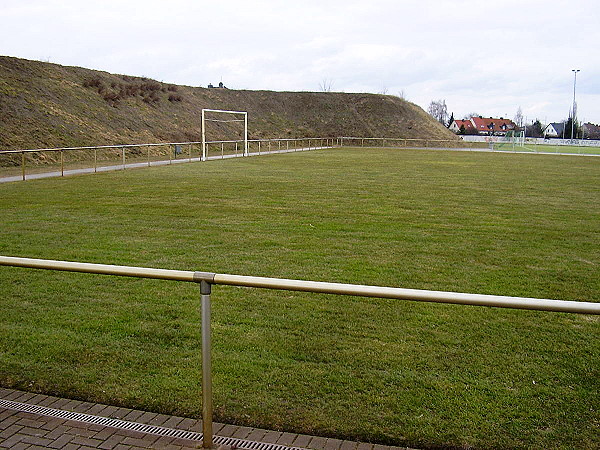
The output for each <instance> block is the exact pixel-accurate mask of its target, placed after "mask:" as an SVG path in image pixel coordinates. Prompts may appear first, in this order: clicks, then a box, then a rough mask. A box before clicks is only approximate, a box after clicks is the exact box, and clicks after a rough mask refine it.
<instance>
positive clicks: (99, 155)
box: [0, 138, 340, 180]
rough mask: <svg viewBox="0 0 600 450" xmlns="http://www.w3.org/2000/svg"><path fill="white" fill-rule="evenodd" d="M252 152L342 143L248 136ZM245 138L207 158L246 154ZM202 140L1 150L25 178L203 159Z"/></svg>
mask: <svg viewBox="0 0 600 450" xmlns="http://www.w3.org/2000/svg"><path fill="white" fill-rule="evenodd" d="M248 145H249V156H254V155H261V154H266V153H283V152H289V151H303V150H314V149H318V148H325V147H334V146H339V145H340V139H339V138H299V139H296V138H288V139H251V140H248ZM243 147H244V141H239V140H237V141H210V142H207V143H206V153H205V155H204V159H219V158H222V159H224V158H235V157H241V156H244V151H243ZM202 159H203V155H202V142H200V141H193V142H168V143H161V144H128V145H101V146H92V147H64V148H37V149H25V150H4V151H0V171H1V172H2V173H3V175H4V176H5V177H12V178H14V179H15V180H17V179H21V180H26V179H27V177H28V176H29V177H31V176H33V175H36V174H38V173H47V174H48V173H51V175H52V176H65V174H70V173H96V172H105V171H108V170H125V169H127V168H136V167H145V166H148V167H150V166H152V165H165V164H174V163H178V162H191V161H201V160H202Z"/></svg>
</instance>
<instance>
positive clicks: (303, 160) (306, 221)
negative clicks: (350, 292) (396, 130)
mask: <svg viewBox="0 0 600 450" xmlns="http://www.w3.org/2000/svg"><path fill="white" fill-rule="evenodd" d="M0 193H1V195H0V210H1V211H2V214H1V215H0V254H2V255H8V256H24V257H39V258H48V259H63V260H75V261H84V262H98V263H107V264H124V265H139V266H147V267H160V268H170V269H184V270H204V271H215V272H221V273H239V274H246V275H264V276H274V277H285V278H300V279H313V280H324V281H337V282H350V283H359V284H375V285H389V286H399V287H410V288H422V289H437V290H450V291H461V292H476V293H487V294H502V295H515V296H529V297H541V298H558V299H565V300H586V301H595V302H598V301H600V278H599V277H598V272H599V270H598V268H599V264H600V250H599V246H598V243H599V242H600V159H596V158H576V157H560V156H543V155H538V156H531V155H521V154H503V153H471V152H441V151H426V150H418V151H411V150H390V149H335V150H324V151H312V152H303V153H294V154H286V155H273V156H264V157H254V158H243V159H242V158H240V159H235V160H229V161H213V162H207V163H191V164H183V165H175V166H165V167H154V168H148V169H144V170H131V171H121V172H114V173H105V174H98V175H86V176H79V177H69V178H62V179H61V178H56V179H46V180H40V181H32V182H24V183H23V182H19V183H11V184H4V185H0ZM0 301H1V302H2V314H1V316H0V324H1V326H0V384H2V385H3V386H6V387H16V388H22V389H28V390H31V391H39V392H45V393H50V394H56V395H63V396H67V397H72V398H80V399H87V400H92V401H100V402H105V403H111V404H115V405H124V406H130V407H138V408H147V409H150V410H154V411H161V412H165V413H177V414H184V415H194V416H199V415H200V411H201V405H200V383H199V380H200V353H199V343H200V336H199V324H200V322H199V291H198V288H197V286H193V285H189V284H184V283H175V282H159V281H150V280H138V279H127V278H115V277H106V276H99V275H86V274H73V273H60V272H47V271H36V270H26V269H17V268H6V267H2V268H0ZM213 301H214V305H213V338H214V348H213V369H214V397H215V408H216V419H217V420H220V421H226V422H233V423H238V424H246V425H251V426H261V427H266V428H271V429H282V430H290V431H296V432H303V433H311V434H312V433H314V434H320V435H325V436H336V437H343V438H350V439H360V440H369V441H374V442H380V443H389V444H397V445H410V446H415V447H433V448H440V447H468V446H474V447H477V448H509V447H513V448H514V447H521V448H597V447H598V445H600V438H599V435H600V433H599V424H600V400H599V396H598V392H599V391H600V370H599V367H600V363H599V362H600V344H599V342H600V327H599V323H600V320H599V317H598V316H587V315H568V314H562V313H542V312H529V311H513V310H500V309H489V308H482V307H467V306H451V305H433V304H421V303H413V302H400V301H392V300H378V299H362V298H354V297H343V296H328V295H314V294H304V293H287V292H272V291H265V290H255V289H243V288H233V287H221V286H217V287H215V288H214V290H213Z"/></svg>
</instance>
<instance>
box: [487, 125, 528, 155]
mask: <svg viewBox="0 0 600 450" xmlns="http://www.w3.org/2000/svg"><path fill="white" fill-rule="evenodd" d="M524 146H525V132H524V131H512V130H511V131H508V132H507V133H506V135H505V136H503V137H502V139H501V140H499V141H498V143H497V145H495V146H493V145H492V149H494V148H495V149H496V150H505V151H506V150H512V151H515V147H520V148H523V147H524Z"/></svg>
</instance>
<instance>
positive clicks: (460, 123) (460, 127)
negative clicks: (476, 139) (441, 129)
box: [448, 120, 476, 134]
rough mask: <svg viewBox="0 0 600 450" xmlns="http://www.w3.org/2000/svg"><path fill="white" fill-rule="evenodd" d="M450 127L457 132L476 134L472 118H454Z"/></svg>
mask: <svg viewBox="0 0 600 450" xmlns="http://www.w3.org/2000/svg"><path fill="white" fill-rule="evenodd" d="M448 129H449V130H450V131H454V133H456V134H476V130H475V127H474V126H473V124H472V123H471V121H470V120H453V121H452V123H451V124H450V126H449V127H448Z"/></svg>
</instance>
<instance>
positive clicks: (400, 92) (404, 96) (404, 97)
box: [398, 89, 406, 100]
mask: <svg viewBox="0 0 600 450" xmlns="http://www.w3.org/2000/svg"><path fill="white" fill-rule="evenodd" d="M398 97H400V98H401V99H402V100H406V92H404V89H402V90H401V91H399V92H398Z"/></svg>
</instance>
